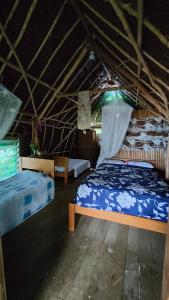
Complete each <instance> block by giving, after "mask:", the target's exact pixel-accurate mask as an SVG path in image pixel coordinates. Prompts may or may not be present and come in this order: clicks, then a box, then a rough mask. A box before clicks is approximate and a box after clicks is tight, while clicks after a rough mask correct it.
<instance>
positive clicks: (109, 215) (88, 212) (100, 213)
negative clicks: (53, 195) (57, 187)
mask: <svg viewBox="0 0 169 300" xmlns="http://www.w3.org/2000/svg"><path fill="white" fill-rule="evenodd" d="M71 205H75V213H77V214H81V215H85V216H89V217H94V218H98V219H102V220H107V221H112V222H116V223H120V224H124V225H129V226H133V227H136V228H142V229H146V230H150V231H155V232H160V233H164V234H167V223H164V222H160V221H156V220H151V219H146V218H141V217H135V216H131V215H127V214H121V213H116V212H110V211H104V210H96V209H91V208H86V207H82V206H79V205H77V204H71Z"/></svg>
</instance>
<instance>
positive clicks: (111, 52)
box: [97, 38, 162, 98]
mask: <svg viewBox="0 0 169 300" xmlns="http://www.w3.org/2000/svg"><path fill="white" fill-rule="evenodd" d="M97 39H98V41H99V43H100V44H101V45H102V46H103V47H104V48H105V49H106V50H107V51H108V52H109V53H110V54H111V55H113V56H114V57H115V58H116V59H117V60H118V61H119V62H121V66H123V67H124V68H125V69H126V70H127V71H129V72H130V73H131V74H132V75H133V76H135V77H136V78H137V74H136V73H135V72H134V71H133V70H131V68H129V67H128V66H127V65H126V64H125V63H123V61H122V60H121V58H120V57H119V56H118V55H117V54H115V53H114V51H112V50H110V48H108V47H107V45H106V44H105V43H104V42H103V41H102V40H100V39H99V38H97ZM119 66H120V65H118V67H119ZM115 69H117V68H115ZM140 81H141V82H142V83H143V84H144V85H146V86H147V87H148V88H149V89H150V90H152V91H153V92H154V93H155V94H156V95H158V96H159V97H160V98H162V96H161V95H160V94H159V93H158V92H157V91H156V90H155V89H154V88H153V87H152V86H151V85H150V84H149V83H147V82H146V81H145V80H143V79H141V80H140Z"/></svg>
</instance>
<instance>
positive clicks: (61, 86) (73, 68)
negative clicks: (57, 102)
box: [40, 48, 87, 118]
mask: <svg viewBox="0 0 169 300" xmlns="http://www.w3.org/2000/svg"><path fill="white" fill-rule="evenodd" d="M86 54H87V49H86V48H84V49H83V50H82V51H81V53H80V55H79V57H78V58H77V59H76V61H75V62H74V64H73V66H72V68H71V69H70V70H69V72H68V73H67V74H66V75H65V77H64V79H63V81H62V82H61V84H60V85H59V87H58V88H57V90H56V91H55V92H54V94H53V95H52V97H51V99H50V100H49V101H48V103H47V104H46V106H45V108H44V109H43V111H42V112H41V114H40V118H42V117H43V116H44V114H45V113H46V111H47V110H48V108H49V107H50V105H51V104H52V102H53V100H54V99H55V97H56V95H57V94H58V92H59V91H60V90H61V89H62V88H63V87H64V85H65V84H66V82H67V81H68V80H69V78H70V77H71V76H72V74H73V73H74V71H75V70H76V68H77V67H78V65H79V64H80V62H81V61H82V60H83V58H84V57H85V55H86Z"/></svg>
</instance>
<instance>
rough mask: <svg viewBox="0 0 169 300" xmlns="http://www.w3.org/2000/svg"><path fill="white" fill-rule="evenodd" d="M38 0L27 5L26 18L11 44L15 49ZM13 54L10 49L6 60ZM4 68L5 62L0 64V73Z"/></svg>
mask: <svg viewBox="0 0 169 300" xmlns="http://www.w3.org/2000/svg"><path fill="white" fill-rule="evenodd" d="M37 2H38V0H33V1H32V3H31V6H30V7H29V10H28V13H27V15H26V18H25V21H24V23H23V26H22V28H21V31H20V33H19V35H18V36H17V38H16V40H15V43H14V44H13V48H14V49H16V48H17V46H18V45H19V43H20V41H21V39H22V37H23V35H24V33H25V30H26V28H27V26H28V24H29V21H30V19H31V16H32V14H33V11H34V9H35V7H36V4H37ZM12 55H13V51H12V49H10V51H9V53H8V55H7V60H10V58H11V56H12ZM4 69H5V64H3V65H2V67H1V69H0V75H1V74H2V72H3V71H4Z"/></svg>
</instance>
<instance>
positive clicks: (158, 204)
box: [69, 162, 169, 233]
mask: <svg viewBox="0 0 169 300" xmlns="http://www.w3.org/2000/svg"><path fill="white" fill-rule="evenodd" d="M168 199H169V185H168V184H167V182H165V180H163V179H162V178H161V177H160V175H159V174H158V172H157V171H156V170H155V169H148V168H145V167H138V166H130V165H125V164H124V165H116V164H110V163H108V162H107V163H106V162H104V163H103V164H101V165H100V166H99V167H98V168H97V170H96V171H95V172H94V173H93V174H91V175H89V176H88V177H87V178H86V179H85V180H84V181H83V182H82V183H81V185H80V186H79V188H78V191H77V194H76V197H75V200H74V203H70V204H69V229H70V230H71V231H74V230H75V214H76V213H77V214H82V215H87V216H91V217H96V218H100V219H105V220H109V221H114V222H117V223H122V224H126V225H131V226H135V227H138V228H143V229H147V230H152V231H156V232H161V233H166V232H167V221H168Z"/></svg>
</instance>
